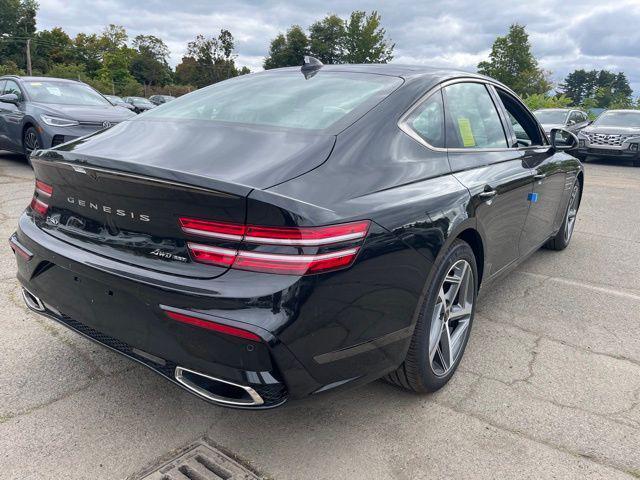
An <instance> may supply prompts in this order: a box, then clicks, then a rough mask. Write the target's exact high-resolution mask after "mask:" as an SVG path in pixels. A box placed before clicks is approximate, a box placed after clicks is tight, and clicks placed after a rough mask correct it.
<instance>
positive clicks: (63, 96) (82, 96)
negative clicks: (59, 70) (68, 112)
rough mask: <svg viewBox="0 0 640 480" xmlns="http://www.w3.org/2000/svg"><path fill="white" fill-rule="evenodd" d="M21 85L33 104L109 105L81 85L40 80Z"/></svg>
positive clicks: (93, 91)
mask: <svg viewBox="0 0 640 480" xmlns="http://www.w3.org/2000/svg"><path fill="white" fill-rule="evenodd" d="M23 85H24V86H25V88H26V90H27V93H28V94H29V96H30V97H31V99H32V100H33V101H34V102H42V103H54V104H58V105H91V106H98V105H109V106H110V105H111V104H110V103H109V102H108V101H107V99H106V98H104V97H103V96H102V95H100V94H99V93H98V92H96V91H95V90H94V89H93V88H91V87H90V86H89V85H85V84H83V83H75V82H56V81H49V80H41V81H37V82H36V81H28V82H24V83H23Z"/></svg>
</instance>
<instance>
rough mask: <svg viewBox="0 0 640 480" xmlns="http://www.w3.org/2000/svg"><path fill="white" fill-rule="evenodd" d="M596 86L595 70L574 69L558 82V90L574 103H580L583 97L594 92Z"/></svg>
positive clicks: (596, 76)
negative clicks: (561, 81) (562, 80)
mask: <svg viewBox="0 0 640 480" xmlns="http://www.w3.org/2000/svg"><path fill="white" fill-rule="evenodd" d="M597 87H598V72H597V71H596V70H591V71H586V70H582V69H580V70H574V71H573V72H571V73H570V74H569V75H567V76H566V77H565V79H564V82H563V83H561V84H560V91H561V92H562V93H564V95H566V96H567V97H569V98H570V99H571V100H572V101H573V103H574V105H580V104H581V103H582V102H583V101H584V99H585V98H587V97H590V96H592V95H593V94H594V92H595V90H596V88H597Z"/></svg>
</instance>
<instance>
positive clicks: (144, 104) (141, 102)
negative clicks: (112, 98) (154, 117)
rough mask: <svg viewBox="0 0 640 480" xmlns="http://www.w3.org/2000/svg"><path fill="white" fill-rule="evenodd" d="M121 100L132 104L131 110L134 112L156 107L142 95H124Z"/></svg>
mask: <svg viewBox="0 0 640 480" xmlns="http://www.w3.org/2000/svg"><path fill="white" fill-rule="evenodd" d="M123 100H124V101H125V102H127V103H128V104H129V105H131V106H133V111H134V112H136V113H142V112H146V111H147V110H151V109H152V108H155V107H156V105H155V104H154V103H151V102H150V101H149V100H147V99H146V98H143V97H124V99H123Z"/></svg>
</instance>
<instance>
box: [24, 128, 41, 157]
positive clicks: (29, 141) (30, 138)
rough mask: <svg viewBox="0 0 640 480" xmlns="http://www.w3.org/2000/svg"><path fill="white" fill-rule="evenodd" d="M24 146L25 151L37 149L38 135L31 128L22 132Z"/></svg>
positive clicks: (29, 151)
mask: <svg viewBox="0 0 640 480" xmlns="http://www.w3.org/2000/svg"><path fill="white" fill-rule="evenodd" d="M24 148H25V150H26V153H31V152H33V151H34V150H37V149H38V148H40V142H38V135H37V134H36V131H35V130H34V129H32V128H30V129H29V130H27V132H26V133H25V134H24Z"/></svg>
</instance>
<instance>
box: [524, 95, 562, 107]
mask: <svg viewBox="0 0 640 480" xmlns="http://www.w3.org/2000/svg"><path fill="white" fill-rule="evenodd" d="M523 100H524V103H525V104H526V105H527V107H529V109H530V110H538V109H540V108H565V107H568V106H569V105H571V104H572V100H571V99H570V98H569V97H566V96H564V95H557V96H551V95H545V94H544V93H533V94H531V95H527V96H526V97H524V98H523Z"/></svg>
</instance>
